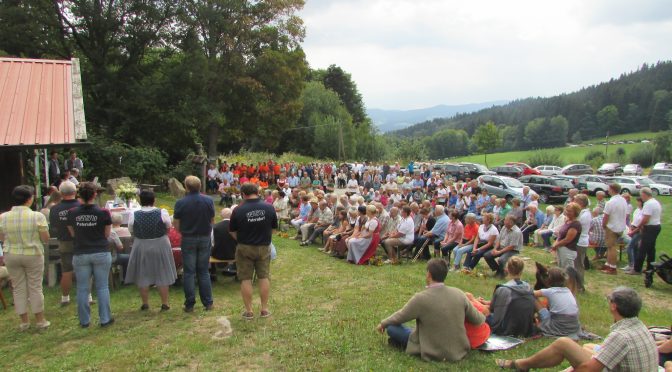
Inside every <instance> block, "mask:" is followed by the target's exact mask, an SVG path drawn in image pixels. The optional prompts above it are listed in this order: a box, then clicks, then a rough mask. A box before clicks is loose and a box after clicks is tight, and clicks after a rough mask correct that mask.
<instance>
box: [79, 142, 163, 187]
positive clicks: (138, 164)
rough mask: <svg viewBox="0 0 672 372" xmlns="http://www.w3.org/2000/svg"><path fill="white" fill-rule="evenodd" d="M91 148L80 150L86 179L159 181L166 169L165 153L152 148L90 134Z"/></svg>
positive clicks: (102, 180) (160, 182)
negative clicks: (123, 178)
mask: <svg viewBox="0 0 672 372" xmlns="http://www.w3.org/2000/svg"><path fill="white" fill-rule="evenodd" d="M89 142H91V147H88V148H86V149H85V150H82V151H81V158H82V159H83V161H84V172H85V177H86V179H93V178H94V177H98V181H99V182H100V183H101V184H105V181H106V180H108V179H110V178H118V177H123V176H126V177H130V178H131V179H132V180H134V181H138V182H146V183H156V184H162V183H163V182H164V181H165V174H166V169H167V164H166V163H167V157H166V154H165V153H164V152H163V151H161V150H159V149H157V148H155V147H142V146H136V147H133V146H130V145H127V144H125V143H119V142H114V141H112V142H109V140H107V139H103V138H102V137H98V136H90V137H89Z"/></svg>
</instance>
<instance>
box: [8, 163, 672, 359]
mask: <svg viewBox="0 0 672 372" xmlns="http://www.w3.org/2000/svg"><path fill="white" fill-rule="evenodd" d="M75 158H76V156H75ZM73 161H74V160H73ZM80 163H81V161H80ZM205 182H206V186H207V190H208V191H209V192H211V193H218V194H219V195H220V205H222V204H226V206H225V208H224V209H223V210H222V211H221V216H222V218H223V220H222V222H220V223H218V224H215V214H216V212H215V206H214V202H213V199H212V198H211V197H210V196H207V195H205V194H201V193H200V189H201V180H200V179H199V178H197V177H193V176H190V177H187V179H186V180H185V186H186V189H187V191H188V193H187V195H186V196H185V197H184V198H182V199H180V200H178V201H177V203H176V205H175V213H174V215H173V216H169V215H168V213H167V212H166V211H165V210H161V209H158V208H156V207H154V194H153V192H151V191H142V192H141V193H140V194H139V199H140V204H141V206H142V208H141V209H140V210H137V211H135V212H133V213H132V214H131V216H130V217H129V221H128V227H127V228H126V227H123V226H121V224H120V222H119V221H116V223H115V221H114V220H115V218H113V217H114V216H112V215H111V214H110V213H109V212H108V211H107V210H104V209H101V208H99V207H98V206H96V205H95V203H94V200H95V197H96V193H97V189H96V187H95V185H93V184H91V183H88V182H82V183H80V184H79V185H76V184H74V183H73V182H71V181H69V180H62V182H60V184H59V194H60V195H61V200H60V201H58V202H54V203H52V204H51V205H47V209H46V211H45V210H43V212H44V213H47V214H46V217H45V214H44V213H39V212H32V211H31V210H30V208H29V207H30V206H31V205H32V204H33V199H32V198H33V195H32V190H30V188H29V187H26V186H21V187H18V188H17V189H15V191H14V194H13V197H14V199H15V204H16V207H14V208H13V209H12V211H10V212H7V213H5V214H3V215H1V216H0V240H2V241H3V243H4V253H5V255H6V258H5V263H6V264H7V269H8V271H9V276H10V277H11V279H12V283H13V291H14V292H13V293H14V297H15V309H16V312H17V314H18V315H19V316H20V319H21V323H20V328H21V329H27V328H28V327H30V322H29V319H28V307H30V310H31V311H32V313H33V314H35V317H36V326H37V327H38V328H46V327H48V326H49V322H48V321H47V320H46V319H45V318H44V312H43V310H44V307H43V300H42V289H41V277H42V270H43V267H44V262H43V248H42V243H43V242H45V241H46V240H47V239H48V238H49V231H52V232H53V233H54V234H55V236H56V237H57V238H58V241H59V250H60V252H61V261H62V271H63V275H62V279H61V288H62V292H63V295H62V299H61V303H62V305H63V306H65V305H67V304H68V303H69V301H70V300H69V291H70V288H71V283H72V280H73V275H74V278H75V280H76V284H77V309H78V314H79V322H80V325H81V326H82V327H88V326H89V324H90V305H91V303H92V298H91V295H90V289H91V282H92V281H93V283H94V286H95V293H96V296H97V301H98V310H99V311H98V312H99V321H100V325H101V326H103V327H106V326H108V325H110V324H112V323H113V322H114V318H113V316H112V314H111V310H110V299H109V288H108V274H109V271H110V266H111V265H112V263H113V261H114V262H115V263H116V264H122V265H124V267H125V270H124V272H125V273H126V275H125V281H126V282H127V283H135V284H136V285H137V286H138V288H139V292H140V297H141V302H142V304H141V307H140V309H141V310H142V311H146V310H148V309H149V289H150V288H151V287H152V286H155V287H156V288H157V290H158V292H159V295H160V297H161V311H167V310H169V309H170V305H169V298H168V297H169V296H168V287H169V286H170V285H172V284H173V283H174V282H175V280H176V278H177V272H176V269H175V268H176V266H177V265H176V260H175V258H176V257H174V255H173V254H172V251H171V245H172V246H175V244H173V239H172V237H171V233H177V234H178V235H179V239H180V242H179V246H180V248H181V258H180V259H181V260H182V261H183V262H182V265H183V270H184V275H183V287H184V294H185V301H184V311H186V312H192V311H193V309H194V306H195V304H196V285H198V293H199V297H200V301H201V303H202V305H203V306H204V308H205V309H206V310H212V309H213V304H214V300H213V297H212V287H211V277H210V272H209V270H210V267H211V265H210V260H211V256H215V257H217V256H218V255H219V254H222V253H221V252H222V251H223V250H224V251H226V252H227V253H226V254H225V256H227V259H229V260H230V259H231V258H232V257H233V258H235V265H236V271H237V275H238V278H239V279H240V280H241V296H242V298H243V304H244V308H245V310H244V312H243V314H242V317H243V318H244V319H247V320H250V319H254V316H255V315H254V312H253V306H252V279H253V278H254V277H255V276H256V278H257V279H258V283H259V287H260V297H261V309H260V312H259V316H260V317H262V318H265V317H268V316H270V310H269V307H268V301H269V295H270V280H269V278H270V259H271V253H272V250H271V236H272V230H274V229H276V228H277V229H280V230H281V231H287V230H288V229H289V228H290V227H292V228H294V229H295V231H296V234H295V235H294V236H293V239H295V240H297V241H299V245H300V246H304V247H309V246H312V245H315V244H318V241H321V242H320V243H319V250H320V251H322V252H324V253H325V254H328V255H330V256H333V257H338V258H342V259H345V260H346V261H347V262H350V263H352V264H360V265H362V264H367V263H371V262H376V259H375V257H377V256H381V255H382V256H384V257H385V259H384V261H383V262H384V263H386V264H391V265H394V264H398V263H399V262H400V260H401V259H402V258H404V257H406V258H409V259H413V260H418V259H424V260H428V264H427V276H426V280H427V289H426V290H425V291H424V292H422V293H421V294H418V295H416V296H414V297H413V299H411V301H409V303H408V304H407V305H406V306H405V307H404V309H402V310H400V311H399V312H397V313H395V314H394V315H392V316H391V317H389V318H387V319H386V320H384V321H382V322H381V324H380V325H379V327H378V330H379V331H381V332H384V331H387V332H388V334H389V336H390V343H391V344H392V345H395V346H399V347H401V348H403V349H404V350H406V351H407V352H408V353H411V354H420V355H421V356H422V358H423V359H428V360H459V359H461V358H463V357H464V355H466V353H467V351H468V350H469V349H471V348H476V347H478V346H480V345H482V344H483V343H484V342H485V341H486V340H487V338H488V336H489V335H490V334H491V333H492V334H500V335H512V334H513V335H520V336H524V337H528V336H531V335H532V334H534V333H536V332H539V333H541V334H543V335H548V336H554V337H566V336H568V337H571V338H574V339H576V338H577V335H578V334H579V333H580V332H581V326H580V324H579V307H578V304H577V302H576V300H575V297H574V294H573V293H572V291H570V289H569V288H568V279H569V280H575V282H576V283H575V284H576V288H577V289H578V290H579V291H585V289H586V283H585V280H584V270H585V268H586V263H587V261H588V258H587V256H588V252H589V250H594V251H595V256H594V258H593V259H594V260H597V259H601V258H603V257H605V258H606V262H605V263H604V265H603V266H602V267H601V268H600V272H602V273H604V274H609V275H615V274H616V273H617V272H618V269H617V267H616V263H617V260H616V257H617V253H618V246H619V244H624V245H625V246H626V247H627V249H626V251H627V254H628V262H629V264H628V266H627V267H624V268H622V269H623V271H624V272H625V273H627V274H632V275H639V274H641V273H642V271H643V270H646V269H650V265H651V263H652V261H654V259H655V245H656V239H657V236H658V234H659V233H660V229H661V223H660V221H661V220H660V218H661V213H662V208H661V205H660V203H659V202H658V201H657V200H656V199H655V198H654V197H653V193H652V192H651V190H650V189H648V188H646V187H645V188H642V189H641V190H640V197H639V198H638V199H637V206H638V208H637V209H636V210H635V211H634V212H633V211H632V210H631V209H632V207H631V204H630V202H631V200H630V196H629V195H627V194H626V195H621V192H620V191H621V190H620V186H619V185H618V184H616V183H614V184H611V185H609V192H608V193H609V199H608V200H606V195H605V194H603V193H599V194H598V195H597V200H596V202H594V204H595V205H593V206H591V202H590V199H589V198H588V197H587V196H586V195H585V194H582V193H580V192H578V190H575V189H574V190H571V191H570V193H569V197H568V199H567V201H566V202H565V203H564V204H562V205H549V206H546V207H544V208H542V207H541V206H540V204H539V201H538V199H539V197H538V195H536V194H535V193H534V192H533V191H532V190H530V189H529V188H527V187H526V188H524V189H523V196H522V197H521V198H513V199H512V200H507V199H505V198H498V197H496V196H494V195H489V194H488V192H487V189H486V188H485V187H482V185H480V184H479V182H478V181H477V180H469V179H467V180H466V181H462V182H458V181H455V180H453V179H452V178H451V177H450V176H449V175H445V174H442V173H436V172H432V171H430V170H429V169H427V168H425V167H421V168H420V169H414V164H413V163H411V164H409V165H408V167H405V168H401V167H400V166H399V164H398V163H397V164H394V165H388V164H383V165H380V166H374V165H368V164H354V165H347V164H342V165H340V166H336V165H335V164H330V163H325V164H306V165H299V164H296V163H287V164H278V163H275V162H273V161H268V162H264V163H259V164H257V165H253V164H249V165H245V164H238V163H235V164H227V163H226V162H223V163H222V164H221V165H220V166H219V167H217V166H216V165H214V164H212V165H211V166H210V167H209V170H208V172H207V179H206V180H205ZM77 194H79V198H77V197H76V196H77ZM47 217H48V218H47ZM213 226H214V229H213ZM124 229H127V230H126V231H124ZM125 234H129V235H132V236H133V237H134V240H133V246H132V250H131V254H130V256H126V257H124V255H123V254H122V253H121V251H120V252H118V254H116V255H114V256H113V255H112V254H111V252H110V248H109V247H110V241H112V242H113V243H114V242H115V241H117V240H118V239H119V236H120V235H125ZM114 245H116V246H117V247H119V246H120V244H119V243H114ZM525 246H529V247H538V249H540V250H541V249H545V250H546V251H548V252H549V253H551V254H552V255H553V256H554V257H553V259H554V261H555V262H556V263H557V267H554V268H552V269H551V270H549V280H548V288H545V289H541V290H537V291H532V290H531V288H530V286H529V284H527V283H525V282H523V281H522V280H521V274H522V272H523V267H524V263H523V261H522V260H521V259H520V258H519V257H517V256H518V255H519V254H520V253H521V251H522V250H523V248H524V247H525ZM213 247H214V249H213ZM113 251H114V250H113ZM217 252H219V253H217ZM432 256H434V258H432ZM481 258H483V260H484V261H485V262H486V264H487V266H488V267H489V269H490V270H491V271H492V273H493V275H494V276H496V277H497V278H500V279H503V278H504V277H506V276H508V277H509V279H510V280H509V281H508V282H507V283H505V284H503V285H501V286H498V288H497V289H496V291H495V292H494V294H493V298H492V299H491V300H485V299H483V298H475V297H474V296H472V295H471V294H469V293H463V292H462V291H460V290H459V289H456V288H451V287H446V286H445V285H444V284H443V282H444V280H445V277H446V275H447V273H448V272H449V271H451V270H452V271H463V272H467V273H468V272H471V271H474V270H477V267H478V264H479V262H480V260H481ZM0 274H2V272H0ZM92 279H93V280H92ZM38 282H39V283H38ZM633 293H634V292H633V291H632V290H630V289H626V288H617V289H616V290H614V292H613V293H612V296H611V297H610V298H611V299H610V301H611V302H610V304H612V305H610V306H612V307H611V311H612V314H613V316H614V319H615V321H616V322H617V324H618V323H620V322H625V323H623V324H626V323H627V325H623V326H622V328H627V329H626V331H624V332H626V333H627V332H629V331H632V332H635V333H637V332H640V331H639V330H637V329H639V328H641V327H643V325H641V322H639V321H638V320H636V317H637V314H638V312H639V308H640V307H641V300H640V299H639V298H638V297H637V294H636V293H634V294H633ZM541 298H544V299H545V301H541V300H540V299H541ZM514 300H515V301H514ZM518 300H520V301H518ZM439 304H442V305H441V306H439ZM441 309H444V310H445V309H453V310H454V311H450V312H446V311H444V310H441ZM458 313H459V314H462V315H460V316H453V315H455V314H458ZM449 314H450V316H448V315H449ZM413 319H415V320H416V321H417V328H416V329H415V330H412V329H410V328H407V327H405V326H403V324H404V323H405V322H407V321H409V320H413ZM535 319H536V321H535ZM633 319H635V320H636V321H635V320H633ZM638 327H639V328H638ZM614 328H616V327H614ZM614 328H612V330H613V332H612V333H616V332H617V330H616V329H614ZM644 329H645V328H644ZM445 334H459V335H462V334H464V337H456V338H455V339H453V340H452V341H451V342H446V339H445ZM628 337H630V336H628ZM632 337H640V338H642V337H641V335H639V336H632ZM613 339H614V340H615V339H616V337H613ZM642 339H643V338H642ZM567 342H568V341H566V340H565V339H563V338H561V339H559V340H558V341H556V343H557V345H556V343H554V344H553V345H551V346H550V347H549V348H548V349H545V350H544V351H542V352H540V354H541V355H542V356H541V357H539V356H533V357H531V358H528V359H524V360H517V361H500V362H499V363H500V366H502V367H512V368H514V369H523V370H524V369H528V368H532V367H535V368H536V367H538V366H551V364H549V363H555V362H556V361H557V363H555V364H553V365H557V364H559V363H560V362H561V361H562V360H563V359H562V358H565V359H568V360H569V361H570V363H571V364H572V365H573V366H574V367H578V366H580V365H583V364H584V363H590V364H591V365H592V364H594V363H595V361H597V362H599V363H600V365H602V366H603V367H604V366H606V367H608V368H612V367H613V366H615V365H617V366H619V367H620V368H621V369H622V370H631V369H628V368H630V366H631V365H632V364H631V363H634V362H636V363H640V366H649V365H650V364H651V363H652V360H653V359H657V357H656V358H653V357H651V355H649V354H651V353H654V354H655V350H656V348H655V345H654V346H653V348H652V349H650V348H649V346H650V345H648V341H647V342H645V343H642V344H640V345H637V347H638V348H639V349H641V350H639V349H638V350H639V354H641V355H640V356H639V357H637V358H640V359H633V358H635V357H634V356H632V355H630V354H627V353H626V354H623V353H621V354H620V355H615V351H614V350H615V348H616V347H618V346H619V345H620V343H622V337H621V338H619V341H613V340H612V337H611V336H610V337H609V338H608V339H607V340H605V344H603V345H602V347H601V348H600V347H596V348H595V349H594V350H592V351H590V350H588V351H586V352H590V353H591V354H586V353H585V352H584V351H581V352H579V351H576V350H574V349H572V348H571V347H569V346H567ZM572 342H573V341H572ZM618 342H620V343H618ZM577 345H578V344H577ZM666 347H669V345H668V346H666ZM567 348H568V349H567ZM568 350H569V351H568ZM581 350H584V349H581ZM633 350H634V349H633ZM652 350H653V351H652ZM660 350H663V351H664V350H666V349H664V348H663V349H660ZM634 352H635V351H633V353H634ZM568 353H570V354H571V356H570V354H568ZM642 353H643V354H642ZM551 354H552V356H550V355H551ZM593 354H595V356H594V357H591V355H593ZM586 355H587V356H586ZM605 355H608V356H609V358H607V357H604V358H603V357H602V356H605ZM661 355H665V353H663V352H662V351H661ZM558 358H560V359H558ZM661 358H662V357H661ZM539 361H542V362H539ZM540 363H541V364H540ZM594 366H598V365H594ZM643 370H646V368H645V369H643Z"/></svg>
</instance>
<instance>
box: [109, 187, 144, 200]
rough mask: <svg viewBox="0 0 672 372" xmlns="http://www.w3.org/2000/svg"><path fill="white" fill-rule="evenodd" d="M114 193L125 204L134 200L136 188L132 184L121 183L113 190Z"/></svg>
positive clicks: (136, 193)
mask: <svg viewBox="0 0 672 372" xmlns="http://www.w3.org/2000/svg"><path fill="white" fill-rule="evenodd" d="M114 193H115V194H116V195H117V196H118V197H119V198H121V199H123V200H125V201H126V202H129V201H131V199H135V198H136V197H137V195H138V188H137V187H136V186H135V185H134V184H132V183H121V184H119V185H117V188H116V189H114Z"/></svg>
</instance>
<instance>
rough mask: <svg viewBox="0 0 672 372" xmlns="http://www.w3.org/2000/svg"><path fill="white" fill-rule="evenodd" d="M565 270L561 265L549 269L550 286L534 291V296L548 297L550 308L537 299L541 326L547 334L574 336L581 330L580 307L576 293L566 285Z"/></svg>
mask: <svg viewBox="0 0 672 372" xmlns="http://www.w3.org/2000/svg"><path fill="white" fill-rule="evenodd" d="M566 281H567V278H566V274H565V271H564V270H563V269H561V268H559V267H553V268H551V269H549V270H548V286H549V288H545V289H540V290H538V291H534V297H537V298H539V297H546V298H547V299H548V308H546V307H545V306H544V305H542V303H541V302H540V301H538V300H537V303H536V308H537V311H538V313H539V320H540V323H539V328H540V329H541V331H542V332H543V333H544V335H545V336H572V337H576V334H577V333H578V332H579V331H580V330H581V325H580V324H579V307H578V306H577V304H576V299H575V298H574V295H573V294H572V292H571V291H570V290H569V288H567V287H566Z"/></svg>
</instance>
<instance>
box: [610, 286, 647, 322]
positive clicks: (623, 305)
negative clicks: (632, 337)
mask: <svg viewBox="0 0 672 372" xmlns="http://www.w3.org/2000/svg"><path fill="white" fill-rule="evenodd" d="M607 298H608V299H609V301H610V302H612V303H614V304H615V305H616V311H618V313H619V314H620V315H621V316H622V317H624V318H634V317H636V316H638V315H639V311H640V310H641V309H642V298H641V297H639V294H638V293H637V291H635V290H634V289H632V288H629V287H616V288H615V289H614V290H613V291H612V292H611V294H610V295H609V296H607Z"/></svg>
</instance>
